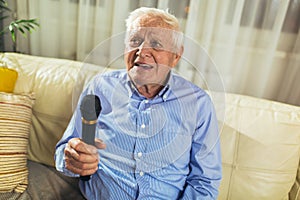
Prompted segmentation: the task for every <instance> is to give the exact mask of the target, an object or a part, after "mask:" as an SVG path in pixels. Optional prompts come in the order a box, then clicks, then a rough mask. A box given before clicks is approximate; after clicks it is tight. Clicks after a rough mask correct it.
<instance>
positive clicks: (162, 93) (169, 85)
mask: <svg viewBox="0 0 300 200" xmlns="http://www.w3.org/2000/svg"><path fill="white" fill-rule="evenodd" d="M173 76H174V74H173V71H172V70H171V71H170V73H169V75H168V80H167V82H166V85H165V86H164V87H163V89H162V90H161V91H160V92H159V93H158V95H157V96H158V97H161V98H162V100H163V101H167V100H168V98H169V96H170V94H171V91H172V85H173V79H174V78H173ZM126 87H127V90H128V96H129V97H130V98H131V97H132V95H133V94H134V93H136V94H137V95H140V94H139V92H138V90H137V88H136V87H135V85H134V84H133V82H132V81H131V79H130V78H129V76H128V74H127V75H126ZM140 96H141V95H140Z"/></svg>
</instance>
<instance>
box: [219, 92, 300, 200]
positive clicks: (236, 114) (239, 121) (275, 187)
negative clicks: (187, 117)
mask: <svg viewBox="0 0 300 200" xmlns="http://www.w3.org/2000/svg"><path fill="white" fill-rule="evenodd" d="M299 130H300V107H297V106H292V105H287V104H283V103H279V102H274V101H269V100H263V99H259V98H254V97H249V96H242V95H235V94H228V93H227V94H226V114H225V124H224V126H223V127H222V132H221V148H222V160H223V180H222V182H221V186H220V195H219V198H218V199H219V200H220V199H231V200H240V199H266V200H268V199H269V200H275V199H278V200H279V199H280V200H282V199H288V196H289V192H290V191H291V188H292V186H293V184H294V183H295V179H296V174H297V170H298V169H299V168H298V165H299V156H300V131H299ZM298 179H299V177H298ZM294 188H295V191H296V189H297V188H296V185H295V186H294ZM294 195H295V196H296V194H294Z"/></svg>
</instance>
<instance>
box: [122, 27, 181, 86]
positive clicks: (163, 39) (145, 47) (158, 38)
mask: <svg viewBox="0 0 300 200" xmlns="http://www.w3.org/2000/svg"><path fill="white" fill-rule="evenodd" d="M173 32H174V30H171V29H166V28H159V27H138V28H136V29H133V30H131V31H130V33H128V38H127V40H126V50H125V56H124V58H125V63H126V68H127V71H128V74H129V76H130V78H131V79H132V81H133V82H134V83H135V84H136V85H137V86H138V87H139V86H144V85H149V84H159V85H163V84H165V80H166V77H167V75H168V74H169V71H170V69H171V68H173V67H174V66H175V65H176V64H177V62H178V61H179V59H180V55H178V54H176V52H175V51H177V50H176V49H175V45H174V40H173Z"/></svg>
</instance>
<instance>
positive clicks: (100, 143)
mask: <svg viewBox="0 0 300 200" xmlns="http://www.w3.org/2000/svg"><path fill="white" fill-rule="evenodd" d="M95 146H96V147H97V148H98V149H105V148H106V144H105V143H104V142H103V141H102V140H101V139H99V138H96V139H95Z"/></svg>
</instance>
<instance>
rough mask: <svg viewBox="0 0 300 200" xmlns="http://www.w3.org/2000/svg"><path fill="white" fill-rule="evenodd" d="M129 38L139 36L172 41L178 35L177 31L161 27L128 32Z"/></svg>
mask: <svg viewBox="0 0 300 200" xmlns="http://www.w3.org/2000/svg"><path fill="white" fill-rule="evenodd" d="M127 35H128V36H129V38H131V37H135V36H139V37H142V38H145V39H146V38H155V39H160V40H166V41H169V40H170V41H171V40H172V39H173V37H174V36H175V35H176V31H174V30H171V29H166V28H161V27H135V28H134V29H130V30H128V31H127Z"/></svg>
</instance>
